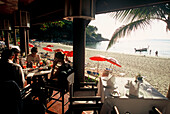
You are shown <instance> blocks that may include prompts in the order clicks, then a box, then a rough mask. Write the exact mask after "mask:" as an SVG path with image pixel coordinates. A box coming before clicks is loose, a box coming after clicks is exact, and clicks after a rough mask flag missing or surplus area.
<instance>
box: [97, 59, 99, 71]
mask: <svg viewBox="0 0 170 114" xmlns="http://www.w3.org/2000/svg"><path fill="white" fill-rule="evenodd" d="M98 68H99V61H98V64H97V73H98Z"/></svg>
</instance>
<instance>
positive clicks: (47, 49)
mask: <svg viewBox="0 0 170 114" xmlns="http://www.w3.org/2000/svg"><path fill="white" fill-rule="evenodd" d="M43 49H44V50H45V51H49V52H52V51H53V50H52V49H51V48H50V47H44V48H43Z"/></svg>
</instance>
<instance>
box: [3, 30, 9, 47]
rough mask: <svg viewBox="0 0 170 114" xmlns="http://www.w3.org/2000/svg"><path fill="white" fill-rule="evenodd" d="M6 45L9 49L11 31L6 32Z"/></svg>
mask: <svg viewBox="0 0 170 114" xmlns="http://www.w3.org/2000/svg"><path fill="white" fill-rule="evenodd" d="M4 37H5V45H6V47H7V48H8V49H9V31H6V30H5V31H4Z"/></svg>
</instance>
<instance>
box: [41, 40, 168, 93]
mask: <svg viewBox="0 0 170 114" xmlns="http://www.w3.org/2000/svg"><path fill="white" fill-rule="evenodd" d="M48 44H52V45H54V47H53V49H57V48H61V49H64V50H69V51H70V50H73V46H68V45H63V44H61V43H46V42H45V43H42V47H44V46H46V45H48ZM42 47H39V48H42ZM39 52H40V51H39ZM53 55H54V54H53ZM96 55H103V56H106V57H113V58H116V59H117V60H118V62H119V63H120V65H121V66H122V67H117V66H113V67H112V68H113V69H114V70H113V74H114V75H116V76H122V77H135V76H136V75H137V74H138V73H140V74H141V75H142V76H144V77H145V80H146V81H147V82H149V83H150V84H151V85H152V86H153V87H154V88H155V89H157V90H158V91H159V92H160V93H161V94H163V95H164V96H166V94H167V91H168V87H169V84H170V72H169V71H170V58H164V57H159V56H158V57H155V56H141V55H133V54H124V53H116V52H107V51H102V50H96V49H89V48H86V50H85V63H86V70H89V69H90V68H96V67H97V63H98V62H97V61H92V60H90V59H89V58H90V57H92V56H96ZM70 59H71V60H73V58H70ZM109 67H110V63H108V62H99V70H100V71H101V73H102V71H103V70H104V69H105V68H109ZM121 74H124V75H121Z"/></svg>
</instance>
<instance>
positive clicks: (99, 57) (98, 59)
mask: <svg viewBox="0 0 170 114" xmlns="http://www.w3.org/2000/svg"><path fill="white" fill-rule="evenodd" d="M89 59H90V60H93V61H106V59H105V57H104V56H93V57H90V58H89Z"/></svg>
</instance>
